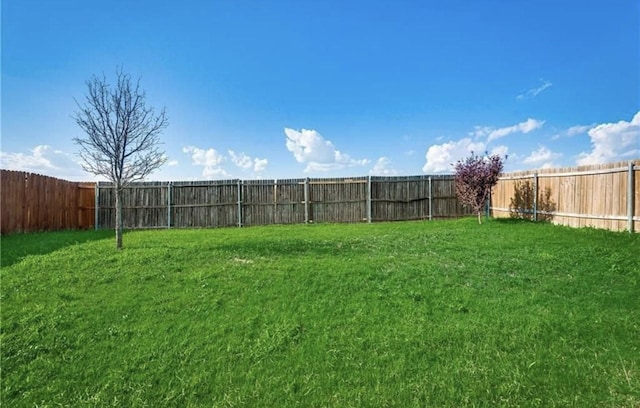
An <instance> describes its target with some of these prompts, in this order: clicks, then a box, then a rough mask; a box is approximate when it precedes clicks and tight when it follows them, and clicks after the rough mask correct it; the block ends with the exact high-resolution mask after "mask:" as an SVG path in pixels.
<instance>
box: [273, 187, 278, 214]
mask: <svg viewBox="0 0 640 408" xmlns="http://www.w3.org/2000/svg"><path fill="white" fill-rule="evenodd" d="M273 223H274V224H277V223H278V179H275V180H273Z"/></svg>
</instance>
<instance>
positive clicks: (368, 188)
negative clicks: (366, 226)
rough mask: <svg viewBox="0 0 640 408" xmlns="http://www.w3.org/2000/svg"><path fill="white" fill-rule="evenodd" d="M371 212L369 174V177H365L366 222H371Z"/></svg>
mask: <svg viewBox="0 0 640 408" xmlns="http://www.w3.org/2000/svg"><path fill="white" fill-rule="evenodd" d="M371 217H372V214H371V175H369V178H368V179H367V222H368V223H371V221H373V220H372V219H371Z"/></svg>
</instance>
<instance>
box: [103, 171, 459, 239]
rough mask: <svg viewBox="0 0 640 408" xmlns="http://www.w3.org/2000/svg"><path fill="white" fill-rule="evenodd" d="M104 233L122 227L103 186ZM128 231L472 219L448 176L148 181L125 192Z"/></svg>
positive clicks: (109, 189)
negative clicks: (108, 229)
mask: <svg viewBox="0 0 640 408" xmlns="http://www.w3.org/2000/svg"><path fill="white" fill-rule="evenodd" d="M95 201H96V208H97V211H96V213H95V214H96V220H95V225H96V226H97V228H113V227H114V226H115V189H114V188H113V185H112V184H111V183H104V182H100V183H98V184H97V186H96V198H95ZM122 207H123V222H124V225H125V227H127V228H189V227H228V226H252V225H268V224H296V223H321V222H373V221H400V220H424V219H434V218H448V217H458V216H462V215H466V214H469V212H468V211H466V210H465V209H464V208H463V207H462V206H461V205H460V203H459V202H458V199H457V197H456V195H455V189H454V179H453V176H451V175H446V176H411V177H354V178H316V179H309V178H307V179H285V180H221V181H195V182H142V183H135V184H133V185H131V186H130V187H128V188H126V189H124V190H123V196H122Z"/></svg>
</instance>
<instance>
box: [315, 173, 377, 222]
mask: <svg viewBox="0 0 640 408" xmlns="http://www.w3.org/2000/svg"><path fill="white" fill-rule="evenodd" d="M367 183H368V179H367V178H366V177H358V178H347V179H336V178H326V179H313V180H311V181H309V217H310V220H309V221H310V222H362V221H366V220H367V196H368V195H367Z"/></svg>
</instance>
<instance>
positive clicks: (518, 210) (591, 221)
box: [491, 160, 640, 232]
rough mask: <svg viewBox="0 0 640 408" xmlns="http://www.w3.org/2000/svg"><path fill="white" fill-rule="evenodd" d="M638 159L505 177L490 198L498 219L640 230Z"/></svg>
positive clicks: (506, 175) (639, 164)
mask: <svg viewBox="0 0 640 408" xmlns="http://www.w3.org/2000/svg"><path fill="white" fill-rule="evenodd" d="M638 172H640V160H634V161H631V162H627V163H610V164H603V165H594V166H581V167H570V168H558V169H544V170H540V171H529V172H515V173H508V174H503V175H502V176H501V177H500V180H499V181H498V185H497V186H496V187H495V188H494V190H493V194H492V197H491V212H492V215H493V216H494V217H498V218H499V217H516V218H528V219H532V220H546V221H550V222H553V223H554V224H561V225H568V226H571V227H595V228H603V229H608V230H613V231H624V230H627V231H629V232H634V231H636V232H637V231H639V230H640V175H639V174H638Z"/></svg>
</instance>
